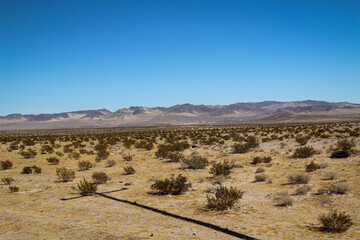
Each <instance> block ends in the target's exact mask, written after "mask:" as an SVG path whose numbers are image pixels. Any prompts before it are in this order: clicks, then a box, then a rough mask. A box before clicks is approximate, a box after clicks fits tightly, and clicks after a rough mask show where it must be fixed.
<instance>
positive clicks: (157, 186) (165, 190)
mask: <svg viewBox="0 0 360 240" xmlns="http://www.w3.org/2000/svg"><path fill="white" fill-rule="evenodd" d="M190 187H191V183H188V182H187V178H186V177H184V176H182V175H181V174H179V175H178V176H177V177H176V178H175V177H174V175H171V177H170V179H169V178H165V179H164V180H156V181H155V183H154V184H152V185H151V189H154V190H157V191H158V193H159V194H162V195H166V194H173V195H178V194H182V193H184V192H186V191H188V189H189V188H190Z"/></svg>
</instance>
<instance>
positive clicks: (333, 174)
mask: <svg viewBox="0 0 360 240" xmlns="http://www.w3.org/2000/svg"><path fill="white" fill-rule="evenodd" d="M337 177H338V174H337V173H336V172H327V173H325V179H326V180H334V179H336V178H337Z"/></svg>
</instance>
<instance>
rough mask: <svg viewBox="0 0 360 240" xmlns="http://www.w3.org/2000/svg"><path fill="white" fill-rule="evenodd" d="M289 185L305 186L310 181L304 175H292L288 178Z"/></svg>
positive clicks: (308, 177)
mask: <svg viewBox="0 0 360 240" xmlns="http://www.w3.org/2000/svg"><path fill="white" fill-rule="evenodd" d="M288 179H289V181H290V183H291V184H307V183H308V182H309V181H310V176H309V175H307V174H305V173H294V174H291V175H289V176H288Z"/></svg>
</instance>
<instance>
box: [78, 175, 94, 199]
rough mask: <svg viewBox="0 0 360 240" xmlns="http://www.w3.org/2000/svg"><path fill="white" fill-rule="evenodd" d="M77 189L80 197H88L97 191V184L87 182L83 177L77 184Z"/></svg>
mask: <svg viewBox="0 0 360 240" xmlns="http://www.w3.org/2000/svg"><path fill="white" fill-rule="evenodd" d="M77 189H78V190H79V191H80V193H81V194H82V195H85V196H90V195H93V194H94V193H95V192H96V190H97V184H96V183H94V182H90V181H87V180H86V179H85V177H84V178H83V180H80V182H79V183H78V184H77Z"/></svg>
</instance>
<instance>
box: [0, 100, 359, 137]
mask: <svg viewBox="0 0 360 240" xmlns="http://www.w3.org/2000/svg"><path fill="white" fill-rule="evenodd" d="M342 120H360V104H354V103H348V102H336V103H332V102H325V101H312V100H306V101H297V102H277V101H265V102H250V103H235V104H230V105H191V104H182V105H175V106H172V107H168V108H166V107H154V108H148V107H130V108H122V109H119V110H117V111H115V112H111V111H109V110H107V109H99V110H85V111H74V112H64V113H55V114H38V115H34V114H26V115H22V114H10V115H7V116H1V117H0V130H17V129H52V128H81V127H82V128H85V127H116V126H122V127H125V126H160V125H192V124H194V125H195V124H227V123H248V122H259V123H260V122H264V123H268V122H285V123H292V122H294V123H295V122H322V121H342Z"/></svg>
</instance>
